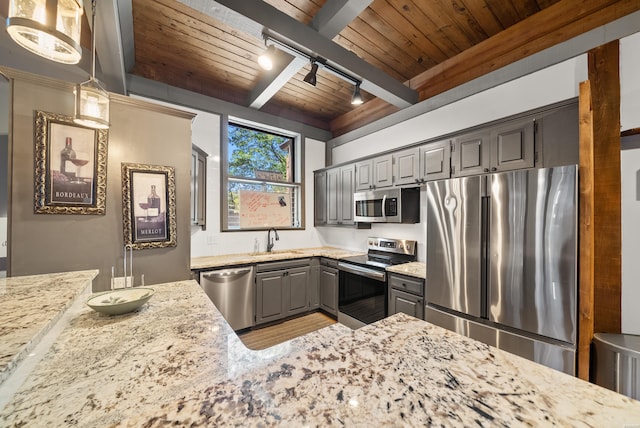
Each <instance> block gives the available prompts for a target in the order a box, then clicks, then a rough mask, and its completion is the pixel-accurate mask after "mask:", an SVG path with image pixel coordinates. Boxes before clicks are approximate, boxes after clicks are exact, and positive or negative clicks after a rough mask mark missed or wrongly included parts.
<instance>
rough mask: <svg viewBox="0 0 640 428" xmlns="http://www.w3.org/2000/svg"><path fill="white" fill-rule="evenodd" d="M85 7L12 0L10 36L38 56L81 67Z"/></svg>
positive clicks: (68, 1) (71, 1)
mask: <svg viewBox="0 0 640 428" xmlns="http://www.w3.org/2000/svg"><path fill="white" fill-rule="evenodd" d="M81 18H82V6H81V5H80V3H79V2H78V1H77V0H9V13H8V14H7V33H9V36H11V38H12V39H13V40H14V41H15V42H16V43H17V44H19V45H20V46H22V47H23V48H25V49H27V50H28V51H30V52H33V53H34V54H36V55H40V56H41V57H44V58H47V59H50V60H52V61H56V62H60V63H63V64H77V63H78V62H80V58H81V57H82V47H81V46H80V31H81Z"/></svg>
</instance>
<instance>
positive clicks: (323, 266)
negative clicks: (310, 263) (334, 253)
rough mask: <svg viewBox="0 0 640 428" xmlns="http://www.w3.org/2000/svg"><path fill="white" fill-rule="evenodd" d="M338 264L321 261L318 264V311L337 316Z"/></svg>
mask: <svg viewBox="0 0 640 428" xmlns="http://www.w3.org/2000/svg"><path fill="white" fill-rule="evenodd" d="M338 279H339V275H338V262H337V260H330V259H322V261H321V262H320V309H322V310H323V311H325V312H328V313H330V314H332V315H335V316H338Z"/></svg>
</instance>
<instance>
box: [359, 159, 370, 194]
mask: <svg viewBox="0 0 640 428" xmlns="http://www.w3.org/2000/svg"><path fill="white" fill-rule="evenodd" d="M369 189H373V161H372V160H371V159H367V160H365V161H362V162H358V163H356V187H355V190H369Z"/></svg>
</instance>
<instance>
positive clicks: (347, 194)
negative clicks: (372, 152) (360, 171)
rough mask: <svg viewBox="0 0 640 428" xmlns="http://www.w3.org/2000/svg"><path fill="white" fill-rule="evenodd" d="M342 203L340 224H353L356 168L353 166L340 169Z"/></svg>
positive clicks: (340, 206) (340, 205)
mask: <svg viewBox="0 0 640 428" xmlns="http://www.w3.org/2000/svg"><path fill="white" fill-rule="evenodd" d="M340 179H341V182H340V192H339V193H340V203H339V210H340V214H339V216H338V222H339V224H353V223H354V219H353V212H354V210H355V208H354V206H353V188H354V185H355V183H354V180H355V167H354V166H353V165H348V166H343V167H341V168H340Z"/></svg>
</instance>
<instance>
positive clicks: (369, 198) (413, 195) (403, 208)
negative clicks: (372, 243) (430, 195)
mask: <svg viewBox="0 0 640 428" xmlns="http://www.w3.org/2000/svg"><path fill="white" fill-rule="evenodd" d="M353 200H354V204H355V211H354V213H355V221H356V222H363V223H418V222H420V189H419V188H417V187H415V188H389V189H380V190H368V191H366V192H357V193H355V194H354V195H353Z"/></svg>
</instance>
